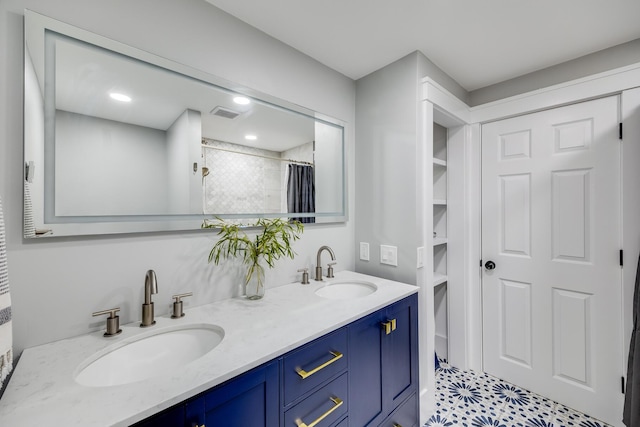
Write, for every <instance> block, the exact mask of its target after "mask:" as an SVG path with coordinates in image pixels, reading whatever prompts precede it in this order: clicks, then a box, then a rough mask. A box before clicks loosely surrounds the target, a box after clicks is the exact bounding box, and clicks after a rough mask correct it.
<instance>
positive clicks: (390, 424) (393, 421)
mask: <svg viewBox="0 0 640 427" xmlns="http://www.w3.org/2000/svg"><path fill="white" fill-rule="evenodd" d="M416 399H417V398H416V394H415V393H414V394H413V395H411V397H410V398H408V399H407V400H406V401H404V403H402V405H400V406H399V407H398V409H396V410H395V411H394V412H393V413H392V414H391V415H390V416H389V418H387V419H386V420H385V421H384V422H383V423H382V424H381V427H414V426H417V425H418V402H417V400H416Z"/></svg>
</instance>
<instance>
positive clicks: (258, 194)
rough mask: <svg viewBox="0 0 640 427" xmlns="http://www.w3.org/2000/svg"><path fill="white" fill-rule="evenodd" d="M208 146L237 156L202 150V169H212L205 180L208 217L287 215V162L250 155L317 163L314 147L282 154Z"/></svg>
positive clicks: (214, 143)
mask: <svg viewBox="0 0 640 427" xmlns="http://www.w3.org/2000/svg"><path fill="white" fill-rule="evenodd" d="M206 144H207V145H209V146H212V147H216V148H223V149H225V150H231V151H234V152H233V153H230V152H227V151H220V150H215V149H206V148H203V149H202V151H203V161H202V166H206V167H208V168H209V175H208V176H206V177H204V178H203V206H204V212H203V213H204V214H237V213H247V212H252V213H253V212H255V213H277V212H286V211H287V194H286V190H285V189H286V170H287V168H286V165H287V162H282V161H280V160H271V159H265V158H262V157H255V156H251V155H246V154H257V155H260V156H267V157H275V158H286V159H295V160H305V161H309V162H312V161H313V143H307V144H303V145H301V146H299V147H296V148H293V149H291V150H287V151H284V152H282V153H279V152H276V151H269V150H262V149H259V148H253V147H247V146H244V145H238V144H232V143H229V142H220V141H210V140H208V141H207V142H206ZM243 153H244V154H243ZM307 159H310V160H307Z"/></svg>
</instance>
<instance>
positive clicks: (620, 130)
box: [618, 122, 622, 139]
mask: <svg viewBox="0 0 640 427" xmlns="http://www.w3.org/2000/svg"><path fill="white" fill-rule="evenodd" d="M618 138H620V139H622V122H620V126H619V134H618Z"/></svg>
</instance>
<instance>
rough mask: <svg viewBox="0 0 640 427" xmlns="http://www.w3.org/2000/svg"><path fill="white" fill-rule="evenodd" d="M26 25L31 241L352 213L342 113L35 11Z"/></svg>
mask: <svg viewBox="0 0 640 427" xmlns="http://www.w3.org/2000/svg"><path fill="white" fill-rule="evenodd" d="M25 20H26V23H25V44H26V45H25V51H26V53H27V54H26V55H25V151H24V152H25V163H26V164H27V165H29V166H30V171H29V172H28V171H27V170H26V169H25V194H27V193H28V194H29V195H30V201H31V204H30V209H29V215H30V218H32V219H33V221H32V223H33V225H30V226H29V230H27V225H25V237H27V235H28V236H44V235H47V236H64V235H82V234H105V233H120V232H138V231H159V230H181V229H194V228H199V227H200V225H201V224H202V222H203V220H205V219H211V218H213V217H221V218H256V217H262V216H271V217H290V218H297V219H299V220H301V221H304V222H334V221H344V219H345V217H346V213H345V206H346V194H345V191H346V190H345V162H344V129H343V126H342V124H341V123H340V122H339V121H337V120H334V119H331V118H329V117H326V116H323V115H320V114H317V113H314V112H312V111H309V110H306V109H304V108H301V107H298V106H295V105H292V104H290V103H287V102H285V101H282V100H277V99H273V98H271V97H268V96H266V95H263V94H258V93H256V92H254V91H251V90H248V89H242V88H239V87H238V85H236V84H233V83H230V82H226V81H223V80H221V79H218V78H216V77H214V76H211V75H208V74H205V73H202V72H200V71H198V70H193V69H190V68H188V67H186V66H183V65H180V64H177V63H173V62H171V61H168V60H166V59H164V58H159V57H156V56H154V55H151V54H149V53H147V52H143V51H140V50H137V49H135V48H132V47H130V46H126V45H122V44H120V43H117V42H114V41H112V40H109V39H105V38H103V37H101V36H98V35H96V34H92V33H89V32H86V31H84V30H80V29H78V28H75V27H72V26H69V25H67V24H63V23H61V22H59V21H55V20H52V19H50V18H47V17H44V16H42V15H39V14H36V13H33V12H29V11H27V12H26V13H25ZM289 165H297V166H300V168H298V167H295V168H294V167H289ZM300 170H305V171H306V172H305V173H304V174H302V173H301V172H300ZM36 171H37V172H36ZM291 174H295V176H291ZM298 175H304V176H305V178H304V181H303V182H302V181H300V178H299V176H298ZM299 181H300V182H301V183H300V184H298V182H299ZM303 184H304V188H302V187H301V186H302V185H303ZM25 200H26V197H25ZM26 213H27V205H26V203H25V217H26Z"/></svg>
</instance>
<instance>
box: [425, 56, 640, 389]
mask: <svg viewBox="0 0 640 427" xmlns="http://www.w3.org/2000/svg"><path fill="white" fill-rule="evenodd" d="M612 94H621V96H622V110H621V117H620V119H621V121H622V122H623V123H624V127H625V128H624V138H623V147H622V150H623V156H622V159H623V160H622V168H623V181H622V204H623V206H622V212H623V220H622V235H623V247H622V249H623V250H624V258H625V263H624V266H623V272H622V276H623V306H622V307H621V316H622V317H623V322H622V324H623V329H624V330H623V342H624V349H623V359H624V360H621V361H620V364H621V367H624V368H625V369H626V357H627V354H628V345H629V342H628V341H629V337H630V334H631V328H632V296H633V288H634V284H635V274H636V261H637V259H638V254H639V253H640V197H638V196H637V194H636V192H637V189H638V188H640V168H638V165H637V160H636V159H640V63H638V64H634V65H630V66H627V67H622V68H618V69H615V70H610V71H607V72H603V73H599V74H594V75H592V76H588V77H585V78H581V79H577V80H572V81H569V82H565V83H562V84H558V85H554V86H550V87H547V88H543V89H539V90H536V91H532V92H527V93H524V94H521V95H517V96H513V97H509V98H505V99H502V100H499V101H494V102H490V103H487V104H483V105H479V106H476V107H468V106H467V105H466V104H464V102H462V101H460V100H459V99H458V98H456V97H455V96H454V95H452V94H451V93H450V92H449V91H447V90H446V89H444V88H443V87H442V86H440V85H439V84H438V83H436V82H435V81H434V80H432V79H431V78H429V77H425V78H424V79H423V80H422V96H421V99H422V100H424V101H427V103H426V105H427V106H428V108H429V109H432V111H433V112H432V114H430V115H429V116H432V117H433V120H434V121H435V122H436V123H439V124H442V125H443V126H445V127H452V126H455V125H458V126H462V129H463V130H464V131H463V132H461V133H459V134H460V135H461V137H460V138H459V139H458V140H457V142H456V143H454V150H453V151H452V152H450V154H449V158H448V160H447V164H448V168H449V176H448V179H449V187H450V189H451V188H452V187H455V191H454V192H451V193H450V194H449V203H455V204H457V205H458V206H460V207H461V208H462V209H463V211H464V215H463V218H464V227H462V226H461V227H451V229H457V230H458V233H457V234H456V235H454V236H451V235H450V236H448V241H449V246H450V247H454V246H456V245H460V247H462V248H464V250H462V251H457V252H456V253H454V254H452V255H453V257H451V256H449V258H448V263H449V265H456V266H458V265H459V266H463V268H462V269H460V271H462V277H463V281H464V285H463V286H462V291H461V292H458V293H456V294H453V295H451V297H450V299H449V306H450V307H453V308H454V309H455V310H456V312H457V313H458V315H459V316H460V317H458V320H459V321H457V322H455V323H451V324H450V329H449V334H448V335H449V341H450V344H449V345H450V348H451V347H452V346H455V349H456V353H455V354H454V353H453V352H452V353H451V354H450V360H451V361H452V362H453V364H454V365H457V366H458V367H460V368H462V369H474V370H481V369H482V298H481V285H482V282H481V276H480V268H479V264H478V263H479V260H480V259H481V248H480V212H481V199H480V178H481V158H480V125H481V124H482V123H486V122H490V121H495V120H500V119H504V118H508V117H512V116H516V115H522V114H527V113H531V112H535V111H540V110H544V109H550V108H554V107H558V106H562V105H568V104H573V103H576V102H579V101H584V100H588V99H593V98H599V97H603V96H606V95H612ZM424 139H425V144H426V147H431V146H432V143H433V141H432V134H430V133H427V132H425V134H424ZM624 142H626V143H624ZM452 170H453V171H454V172H455V175H454V173H452ZM456 171H457V172H456ZM460 172H462V176H460ZM431 227H432V225H431V224H428V223H427V224H425V230H427V231H429V230H431ZM425 234H428V233H425ZM426 237H428V236H425V240H424V241H425V242H427V241H428V239H427V238H426ZM425 270H427V269H425ZM427 286H428V285H427ZM450 316H451V315H450ZM426 339H427V340H432V339H433V337H427V338H426ZM429 360H430V358H429V357H422V363H421V370H423V369H427V370H429V369H431V370H432V369H433V368H432V366H433V365H432V363H431V364H430V363H428V361H429ZM431 362H432V361H431ZM430 366H431V368H430ZM624 373H625V374H626V372H624ZM421 388H422V385H421Z"/></svg>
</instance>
